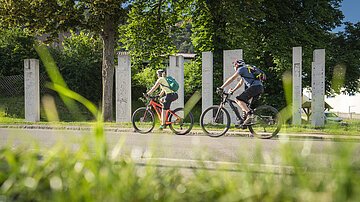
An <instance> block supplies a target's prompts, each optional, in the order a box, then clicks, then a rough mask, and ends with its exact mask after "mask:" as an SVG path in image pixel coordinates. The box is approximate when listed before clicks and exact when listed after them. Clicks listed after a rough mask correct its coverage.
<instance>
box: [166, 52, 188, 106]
mask: <svg viewBox="0 0 360 202" xmlns="http://www.w3.org/2000/svg"><path fill="white" fill-rule="evenodd" d="M166 74H167V75H168V76H171V77H173V78H174V79H175V80H176V81H177V82H178V83H179V90H178V91H177V93H178V96H179V98H178V99H177V100H176V101H174V102H173V103H172V104H171V109H176V108H178V107H184V56H182V55H180V56H169V67H168V68H167V70H166Z"/></svg>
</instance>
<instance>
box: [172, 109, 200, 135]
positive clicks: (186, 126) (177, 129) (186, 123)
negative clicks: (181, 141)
mask: <svg viewBox="0 0 360 202" xmlns="http://www.w3.org/2000/svg"><path fill="white" fill-rule="evenodd" d="M173 112H174V113H175V114H176V115H178V116H182V113H184V114H185V111H184V108H176V109H175V110H174V111H173ZM169 121H170V122H171V124H170V125H169V127H170V129H171V130H172V131H173V132H174V133H175V134H176V135H186V134H188V133H189V132H190V131H191V129H192V127H193V126H194V116H193V114H192V113H191V112H188V114H187V116H186V117H185V118H182V119H181V120H179V119H177V118H176V117H175V116H174V115H173V114H170V116H169Z"/></svg>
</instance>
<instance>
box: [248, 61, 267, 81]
mask: <svg viewBox="0 0 360 202" xmlns="http://www.w3.org/2000/svg"><path fill="white" fill-rule="evenodd" d="M246 68H247V69H248V70H249V72H251V74H252V75H253V76H254V78H250V77H246V76H242V77H244V78H248V79H256V80H260V81H265V80H266V74H265V73H264V72H263V71H262V70H261V69H259V68H257V67H256V66H253V65H246Z"/></svg>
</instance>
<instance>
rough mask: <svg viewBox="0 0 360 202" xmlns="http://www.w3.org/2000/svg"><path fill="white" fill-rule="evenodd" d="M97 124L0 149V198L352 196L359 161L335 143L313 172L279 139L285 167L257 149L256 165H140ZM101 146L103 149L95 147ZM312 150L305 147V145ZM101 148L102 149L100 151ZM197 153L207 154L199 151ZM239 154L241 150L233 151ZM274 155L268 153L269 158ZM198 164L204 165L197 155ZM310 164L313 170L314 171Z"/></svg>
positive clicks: (357, 188) (358, 193) (358, 182)
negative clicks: (63, 136) (74, 142)
mask: <svg viewBox="0 0 360 202" xmlns="http://www.w3.org/2000/svg"><path fill="white" fill-rule="evenodd" d="M99 129H101V127H99V126H98V127H96V130H95V131H96V132H95V133H94V134H93V136H90V137H87V138H86V139H85V140H83V141H82V143H80V144H79V147H78V149H76V150H75V151H74V150H71V149H69V147H65V146H62V145H58V146H56V147H53V148H51V149H46V150H38V149H34V148H36V147H31V149H27V148H18V149H12V148H11V147H10V146H9V147H4V148H1V149H0V197H1V198H0V199H2V200H3V201H357V199H358V198H359V197H360V175H359V173H358V169H359V167H360V165H359V164H358V163H356V162H355V163H354V162H353V161H352V159H353V157H354V156H355V155H356V151H354V150H353V149H351V148H349V147H341V148H333V150H331V151H328V152H329V154H330V153H331V154H336V155H334V159H333V160H332V161H331V162H332V163H331V166H329V168H331V169H326V170H325V171H324V172H319V167H318V166H319V165H317V162H313V161H310V160H309V159H308V156H307V155H306V154H305V155H299V153H298V151H297V150H295V149H294V148H293V147H292V146H291V145H290V144H287V143H284V144H283V145H282V147H281V149H280V152H279V154H278V155H277V157H276V158H277V159H278V160H279V159H280V162H281V163H280V165H282V166H285V167H287V168H291V172H290V173H289V172H288V171H285V170H283V171H282V170H279V172H276V173H274V172H272V171H271V169H268V170H267V169H264V168H262V172H258V171H259V168H260V167H261V165H264V164H268V163H269V158H270V157H269V156H266V155H265V153H263V152H262V149H261V148H258V151H257V154H258V156H257V157H255V158H256V159H257V160H256V162H257V164H251V166H246V165H249V164H247V162H246V161H242V162H239V163H241V165H242V166H239V169H240V168H241V170H242V172H240V173H236V172H235V173H234V172H224V169H223V168H222V167H218V169H219V170H213V169H212V170H203V169H200V170H196V169H195V170H189V171H188V172H187V174H183V173H182V172H181V170H180V169H178V168H160V167H156V166H139V165H137V164H136V163H135V161H134V160H133V158H132V155H131V154H128V153H126V152H123V151H122V144H123V142H124V140H123V139H121V140H120V141H119V142H118V144H117V145H116V146H115V148H114V149H113V150H109V151H108V149H107V148H106V145H102V143H101V142H98V141H96V137H99V136H102V135H103V133H102V132H101V130H99ZM94 147H95V148H98V147H100V148H103V150H102V152H100V153H99V152H94V151H93V150H94ZM310 151H311V150H310ZM101 153H103V155H101ZM202 156H206V155H205V154H202ZM239 156H241V154H240V155H239ZM271 158H272V157H271ZM198 163H199V165H201V164H203V163H202V161H201V160H200V161H199V162H198ZM314 171H316V172H314Z"/></svg>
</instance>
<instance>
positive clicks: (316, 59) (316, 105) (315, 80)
mask: <svg viewBox="0 0 360 202" xmlns="http://www.w3.org/2000/svg"><path fill="white" fill-rule="evenodd" d="M311 87H312V95H311V112H312V113H311V125H312V126H314V127H321V126H324V122H325V119H324V109H325V103H324V96H325V49H316V50H314V52H313V62H312V76H311Z"/></svg>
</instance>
